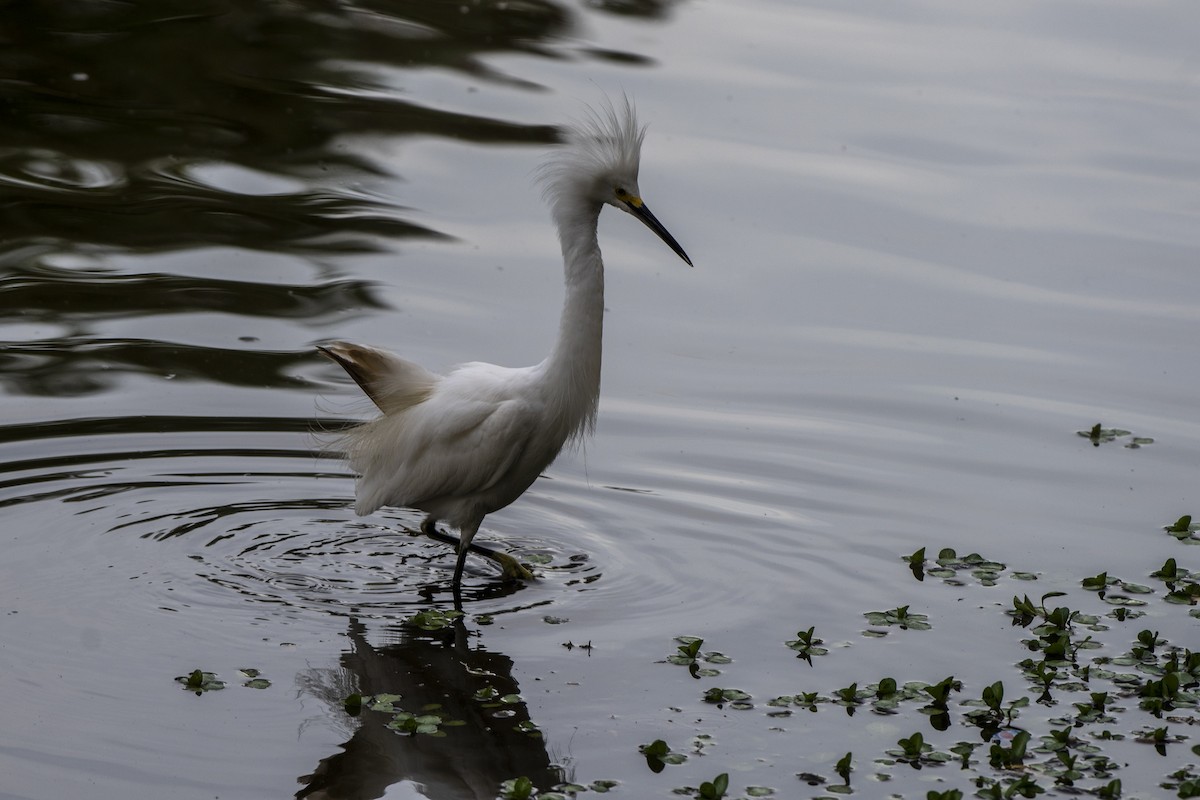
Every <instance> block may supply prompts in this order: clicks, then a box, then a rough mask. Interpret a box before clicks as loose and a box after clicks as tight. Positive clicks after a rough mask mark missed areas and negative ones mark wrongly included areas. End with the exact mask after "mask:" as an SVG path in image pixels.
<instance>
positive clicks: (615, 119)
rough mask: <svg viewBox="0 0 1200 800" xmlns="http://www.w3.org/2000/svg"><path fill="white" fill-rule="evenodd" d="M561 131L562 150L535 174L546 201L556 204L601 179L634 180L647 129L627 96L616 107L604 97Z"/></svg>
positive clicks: (555, 153)
mask: <svg viewBox="0 0 1200 800" xmlns="http://www.w3.org/2000/svg"><path fill="white" fill-rule="evenodd" d="M585 109H586V110H585V113H584V115H583V116H582V117H580V118H579V119H577V120H575V121H574V122H572V123H571V124H569V125H567V126H566V127H565V128H564V131H563V133H564V140H565V146H564V147H561V148H559V149H558V150H557V151H555V152H554V153H552V154H551V155H550V157H549V158H547V159H546V161H545V162H544V163H543V164H542V165H541V167H540V168H539V169H538V172H537V179H538V183H540V184H541V185H542V190H543V193H544V194H545V197H546V200H547V201H548V202H549V203H550V204H551V205H552V206H553V205H554V204H555V201H556V200H557V199H558V198H560V197H563V196H564V195H566V194H567V193H568V192H571V191H572V190H573V189H574V188H575V187H577V186H579V184H581V183H585V182H594V181H596V180H597V179H599V178H602V177H604V176H608V175H613V176H620V177H621V178H622V179H629V180H635V181H636V180H637V175H638V166H639V161H640V159H641V150H642V140H643V139H644V138H645V137H646V128H645V126H643V125H640V124H638V120H637V112H636V111H635V110H634V108H633V103H632V102H630V100H629V97H628V96H626V95H622V96H621V101H620V103H619V104H614V103H613V102H612V101H611V100H610V99H608V98H607V97H606V98H605V99H604V101H603V102H602V103H601V104H600V105H599V107H596V108H593V107H591V106H587V107H585Z"/></svg>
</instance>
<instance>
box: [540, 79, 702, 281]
mask: <svg viewBox="0 0 1200 800" xmlns="http://www.w3.org/2000/svg"><path fill="white" fill-rule="evenodd" d="M645 136H646V128H645V127H644V126H642V125H639V124H638V121H637V113H636V112H635V111H634V109H633V104H632V103H630V102H629V98H628V97H623V98H622V102H621V104H620V106H614V105H613V103H611V102H610V101H608V100H607V98H606V99H605V102H604V103H603V105H601V106H600V108H599V109H589V110H588V115H587V116H586V117H585V118H584V119H583V120H581V121H579V122H577V123H576V124H574V125H572V126H571V127H570V128H568V129H567V135H566V147H564V148H562V150H560V151H558V152H556V153H555V154H554V155H553V156H552V157H551V158H550V159H549V160H548V161H547V162H546V163H545V164H543V165H542V168H541V171H540V174H539V179H540V181H541V182H542V184H543V186H544V188H545V193H546V198H547V200H548V201H549V202H550V205H551V207H552V208H554V209H555V210H556V212H557V211H558V210H559V209H560V208H562V207H567V206H571V205H574V204H578V203H580V202H583V203H585V204H594V207H595V206H599V205H601V204H608V205H610V206H613V207H614V208H619V209H621V210H622V211H624V212H626V213H628V214H632V215H633V216H635V217H637V218H638V219H639V220H641V221H642V222H643V223H644V224H645V225H646V227H648V228H650V230H652V231H654V233H655V234H657V235H658V237H659V238H660V239H662V240H663V241H664V242H666V244H667V246H668V247H670V248H671V249H672V250H674V251H675V252H676V254H678V255H679V257H680V258H682V259H683V260H684V261H686V262H687V264H688V265H689V266H691V263H692V261H691V259H690V258H688V256H687V253H685V252H684V251H683V248H682V247H680V246H679V243H678V242H676V241H675V239H674V237H672V236H671V234H670V233H668V232H667V229H666V228H664V227H663V225H662V223H660V222H659V221H658V220H657V219H656V218H655V216H654V215H653V214H651V213H650V209H649V208H647V207H646V203H645V202H644V201H643V200H642V190H641V189H640V188H639V187H638V167H639V165H640V161H641V154H642V140H643V139H644V138H645Z"/></svg>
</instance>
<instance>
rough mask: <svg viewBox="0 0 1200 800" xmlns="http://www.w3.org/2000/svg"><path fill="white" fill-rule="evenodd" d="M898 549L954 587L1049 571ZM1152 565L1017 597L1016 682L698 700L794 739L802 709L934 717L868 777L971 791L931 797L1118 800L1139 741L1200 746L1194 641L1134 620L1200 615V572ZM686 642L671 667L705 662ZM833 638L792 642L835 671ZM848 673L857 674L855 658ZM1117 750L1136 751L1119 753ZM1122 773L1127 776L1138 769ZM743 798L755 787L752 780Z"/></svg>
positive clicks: (948, 682) (832, 772)
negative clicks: (792, 721)
mask: <svg viewBox="0 0 1200 800" xmlns="http://www.w3.org/2000/svg"><path fill="white" fill-rule="evenodd" d="M1172 527H1175V528H1178V529H1179V530H1178V531H1177V533H1185V534H1186V536H1189V537H1190V536H1193V535H1194V534H1195V529H1194V528H1193V523H1192V522H1191V519H1190V517H1188V518H1183V519H1180V520H1178V521H1177V522H1176V524H1175V525H1172V526H1168V529H1169V528H1172ZM901 558H902V560H903V561H904V562H905V563H906V565H907V567H908V569H909V570H911V571H912V572H913V574H914V575H915V576H917V577H918V578H920V579H923V577H924V576H925V575H930V576H931V577H937V578H940V579H941V581H940V582H941V584H942V585H948V586H952V587H959V586H963V585H966V584H967V583H977V584H978V585H979V586H982V587H989V588H994V587H996V586H998V585H999V582H1000V581H1001V580H1002V579H1004V578H1010V579H1013V580H1030V579H1036V578H1037V576H1036V575H1035V574H1034V573H1032V572H1020V573H1018V572H1016V571H1011V570H1009V568H1008V566H1007V565H1006V564H1003V563H1000V562H996V561H992V560H989V559H987V558H985V557H983V556H980V555H979V554H977V553H971V554H968V555H965V556H959V555H958V554H957V553H956V552H955V551H954V550H952V549H950V548H945V549H943V550H941V551H940V552H939V554H938V558H937V559H933V560H932V561H930V560H929V559H927V558H926V555H925V552H924V549H923V548H922V549H921V550H918V551H916V552H914V553H913V554H911V555H909V556H902V557H901ZM1142 569H1144V570H1145V571H1144V572H1141V574H1138V572H1139V571H1138V570H1137V569H1136V568H1132V569H1131V568H1130V566H1129V565H1124V567H1123V568H1122V571H1121V574H1120V575H1118V574H1116V573H1115V572H1113V571H1111V570H1109V571H1104V572H1100V573H1098V574H1095V575H1083V576H1077V577H1076V578H1074V579H1073V580H1071V581H1068V582H1067V583H1068V584H1069V585H1070V586H1071V587H1072V593H1071V595H1068V593H1067V592H1065V591H1057V590H1052V591H1047V592H1044V593H1042V594H1041V595H1038V596H1034V597H1031V596H1030V595H1029V594H1025V593H1017V594H1014V595H1012V597H1011V602H1010V603H1009V604H1007V605H1001V604H997V606H996V611H998V612H999V613H1000V614H1003V615H1004V616H1005V617H1007V618H1008V621H1009V624H1010V626H1011V627H1012V628H1013V629H1015V630H1014V632H1013V634H1012V637H1011V638H1012V659H1011V661H1009V662H1008V663H1007V664H998V665H995V669H996V670H1000V671H1003V673H1004V677H1005V679H1004V680H1000V679H998V678H999V677H1000V676H999V675H995V674H993V675H992V676H990V677H991V680H990V681H982V682H981V681H980V680H979V679H978V676H972V678H973V679H972V680H969V681H968V680H964V679H962V678H961V677H955V676H947V677H944V678H941V679H940V680H934V681H930V682H926V681H921V680H903V681H901V680H897V679H896V678H895V677H890V676H889V677H883V678H877V679H875V680H874V681H871V682H868V680H860V681H853V682H850V683H847V684H845V685H842V686H840V687H837V686H836V685H834V686H829V685H827V686H826V687H824V688H823V689H822V688H817V687H804V689H803V690H802V691H796V689H797V687H794V686H793V687H787V688H789V689H791V692H790V693H786V694H780V693H777V692H778V689H777V690H776V693H772V692H770V691H769V690H768V691H765V692H762V695H763V696H764V697H769V698H770V699H769V700H766V701H765V702H759V703H757V704H755V703H753V702H752V701H753V698H752V697H751V693H754V694H759V691H758V688H761V687H757V688H756V687H753V686H746V687H745V688H739V689H730V688H726V687H712V688H709V689H708V690H706V691H705V692H703V694H702V695H701V696H700V697H699V698H698V699H697V701H696V702H697V708H702V707H703V705H706V704H707V705H715V706H718V707H720V708H737V709H738V710H740V711H742V712H745V713H748V714H751V718H752V715H753V713H754V710H755V708H756V706H757V710H758V713H760V714H762V715H763V717H764V723H765V725H766V728H767V730H770V731H776V732H783V731H784V730H785V729H784V728H781V727H778V726H779V725H780V724H781V723H783V721H784V720H786V719H788V718H789V717H793V716H795V715H797V714H799V713H801V712H808V713H809V714H828V713H829V712H830V711H831V710H833V709H841V710H842V711H844V712H845V714H846V715H847V716H851V717H853V716H855V715H856V714H857V713H858V712H860V711H862V712H865V716H866V717H867V719H871V718H874V717H876V716H884V717H893V718H896V719H903V718H905V717H903V716H901V715H904V714H905V712H906V711H907V713H908V715H909V716H908V717H907V718H909V719H918V720H919V719H921V717H925V718H927V719H928V722H927V723H922V724H921V725H919V726H916V727H917V728H923V729H916V730H913V729H910V732H909V733H908V734H907V735H905V736H901V737H899V738H898V739H896V740H895V745H894V746H891V747H882V748H880V752H878V753H877V755H875V756H873V757H869V758H868V760H867V761H865V762H864V763H869V764H871V765H872V766H873V770H872V773H873V774H872V775H871V780H872V781H876V782H887V781H888V780H890V779H891V778H892V777H893V776H894V775H896V774H897V773H896V770H909V769H913V770H936V774H938V776H939V780H940V781H957V782H958V783H959V785H958V786H957V787H955V786H945V787H939V789H937V790H932V791H929V793H928V796H929V797H934V798H937V797H944V798H955V797H958V798H961V797H965V796H971V797H980V798H1016V797H1035V796H1038V795H1043V794H1046V795H1051V796H1064V795H1083V796H1092V797H1100V798H1119V797H1122V796H1125V795H1124V794H1123V792H1127V791H1128V790H1127V789H1126V787H1124V786H1123V785H1122V777H1123V776H1122V774H1121V773H1122V771H1123V770H1127V769H1128V766H1129V761H1130V758H1129V751H1128V749H1127V748H1128V747H1129V746H1130V745H1131V744H1132V745H1143V746H1145V747H1148V748H1153V750H1154V752H1155V757H1156V758H1168V757H1169V758H1172V759H1180V758H1185V759H1186V758H1187V757H1189V754H1190V755H1191V756H1200V745H1196V746H1192V747H1190V749H1189V745H1193V744H1194V742H1193V741H1192V740H1193V739H1194V738H1196V736H1195V733H1194V731H1195V730H1196V729H1197V726H1198V725H1200V711H1198V709H1200V651H1197V652H1193V651H1192V650H1191V649H1190V646H1194V642H1190V641H1183V642H1180V641H1171V640H1170V638H1169V637H1168V636H1165V635H1163V633H1162V631H1163V630H1164V629H1165V628H1160V627H1158V626H1155V627H1147V626H1146V625H1144V624H1143V625H1141V626H1138V625H1137V624H1136V623H1137V621H1138V620H1139V619H1141V618H1143V617H1145V616H1146V614H1147V611H1150V612H1152V613H1153V615H1154V616H1153V617H1147V618H1148V619H1149V618H1153V619H1160V618H1161V617H1162V616H1163V615H1164V614H1166V615H1170V614H1179V613H1186V614H1190V615H1195V612H1196V610H1197V605H1198V604H1200V574H1198V573H1197V572H1196V571H1195V570H1192V569H1189V568H1188V567H1186V566H1184V565H1182V564H1180V563H1179V560H1178V559H1176V558H1170V559H1167V560H1166V561H1165V562H1163V563H1162V564H1161V566H1157V567H1155V566H1150V565H1146V566H1144V567H1143V568H1142ZM936 585H937V584H934V586H936ZM984 608H985V609H986V607H984ZM992 613H995V612H992ZM864 616H865V617H866V619H867V621H868V622H869V623H870V625H871V626H872V627H876V628H879V629H881V630H879V631H877V633H878V634H880V635H882V634H886V633H887V632H888V631H889V630H894V629H897V628H898V629H901V630H905V629H907V630H929V629H930V627H931V625H930V623H929V620H928V617H927V616H925V615H923V614H916V613H913V612H912V611H911V610H910V606H908V605H903V606H897V607H896V608H893V609H890V610H886V611H872V612H866V613H865V614H864ZM1003 618H1004V617H1000V619H1003ZM1171 638H1175V637H1171ZM676 642H677V643H678V645H679V646H678V650H679V652H678V654H676V655H675V656H673V657H670V658H668V659H667V660H668V661H670V662H671V663H675V664H695V663H696V662H697V661H702V660H703V655H702V652H701V645H702V640H701V639H700V638H699V637H679V638H678V639H676ZM821 644H822V640H821V639H819V638H817V637H816V635H815V629H814V628H813V627H809V628H807V629H806V630H800V631H798V632H797V638H796V639H794V640H790V641H787V642H786V645H787V646H788V647H789V648H791V649H793V650H795V651H796V652H797V654H798V657H800V658H803V659H804V660H805V661H806V662H807V663H808V664H810V665H812V663H813V661H812V658H813V657H816V656H821V657H823V662H822V663H823V664H827V663H835V662H836V660H837V658H838V656H837V655H836V654H834V655H831V654H830V653H829V651H828V650H827V649H826V648H824V647H821V646H820V645H821ZM863 646H873V645H863ZM1101 647H1103V650H1101ZM845 666H847V667H848V668H849V669H853V663H852V662H850V663H848V664H846V665H845ZM735 673H736V667H735V668H733V669H731V674H735ZM804 674H815V673H808V672H807V671H806V672H805V673H804ZM847 677H850V676H849V675H848V676H847ZM863 677H864V678H866V677H867V676H863ZM743 686H744V684H743ZM769 688H771V687H768V689H769ZM781 688H782V687H781ZM810 689H815V690H812V691H810ZM913 712H916V715H917V716H916V717H913V716H912V714H913ZM814 722H818V723H819V718H817V719H816V720H814V719H812V718H808V717H806V718H805V721H804V722H803V723H802V724H803V726H804V727H805V728H806V729H809V730H811V729H813V728H814ZM893 724H894V723H893ZM926 726H927V727H926ZM964 734H966V735H964ZM698 742H699V739H696V740H693V746H694V748H695V749H694V751H693V753H694V754H703V753H706V752H707V753H709V754H710V755H711V754H714V753H719V751H720V748H719V746H717V745H716V743H715V742H713V741H712V740H711V739H706V740H704V741H703V743H702V744H699V743H698ZM1122 743H1123V744H1122ZM655 746H657V747H655ZM1117 747H1124V748H1126V749H1123V750H1119V751H1116V752H1114V750H1113V749H1114V748H1117ZM641 751H642V755H643V756H646V758H647V762H648V764H649V763H651V757H652V756H654V757H656V758H658V759H659V761H658V762H656V764H657V766H658V770H656V771H661V770H662V769H663V768H664V765H665V763H672V762H663V761H662V756H664V755H667V754H671V751H670V749H669V748H667V747H666V744H665V742H663V741H662V740H657V741H656V742H654V743H652V745H643V746H642V748H641ZM672 755H678V754H672ZM852 758H853V757H852V754H851V753H846V754H845V755H844V756H843V757H842V758H840V759H838V760H836V761H833V760H832V759H831V761H830V762H829V763H828V765H827V767H826V769H827V770H828V772H827V774H825V775H822V774H818V773H817V772H802V773H797V777H798V778H799V780H801V781H803V782H804V783H807V784H808V785H810V786H814V787H820V788H819V790H818V791H819V793H820V794H821V796H834V795H839V794H848V793H852V792H854V791H855V790H852V789H851V788H850V775H851V773H852V771H853V766H852V764H853V761H852ZM1141 766H1143V767H1144V766H1145V764H1142V765H1141ZM1164 766H1166V765H1164ZM1168 769H1169V770H1172V771H1170V772H1169V773H1168V774H1165V775H1163V777H1162V779H1161V782H1160V783H1159V785H1158V787H1159V788H1161V789H1162V790H1166V791H1169V792H1171V793H1172V794H1171V796H1176V797H1200V768H1198V767H1197V766H1195V765H1194V764H1192V763H1185V764H1179V763H1175V764H1173V765H1169V766H1167V769H1164V772H1167V770H1168ZM723 774H724V773H723ZM1124 777H1125V778H1126V782H1128V776H1124ZM1139 777H1141V776H1139ZM709 783H710V784H711V787H712V790H713V791H716V790H717V789H721V790H722V792H724V791H728V783H727V782H726V783H725V784H724V785H718V784H717V782H716V779H714V780H713V781H711V782H709ZM703 786H704V784H702V785H701V787H681V788H678V789H675V790H673V791H674V792H675V793H676V794H683V795H690V796H692V797H697V798H701V797H705V796H707V795H704V794H702V791H703ZM1144 790H1145V789H1144V788H1143V789H1142V791H1144ZM857 791H858V792H861V791H862V788H861V787H859V788H858V789H857ZM718 796H724V795H723V794H721V795H718ZM743 796H745V797H750V796H757V795H754V794H752V793H751V792H750V790H749V789H746V790H745V792H744V795H743ZM892 796H896V797H900V796H902V795H898V794H895V795H892ZM1130 796H1132V795H1130ZM1139 796H1145V795H1139Z"/></svg>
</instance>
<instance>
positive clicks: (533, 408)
mask: <svg viewBox="0 0 1200 800" xmlns="http://www.w3.org/2000/svg"><path fill="white" fill-rule="evenodd" d="M645 132H646V131H645V128H644V127H642V126H640V125H639V124H638V121H637V117H636V115H635V113H634V109H633V106H632V104H631V103H630V102H629V100H628V98H626V99H625V100H624V102H623V104H622V105H621V107H619V108H617V107H614V106H613V105H612V104H611V103H606V104H605V106H604V107H603V108H601V109H600V110H599V111H590V112H589V114H588V115H587V117H586V118H585V119H584V120H583V121H582V122H580V123H578V124H576V125H573V126H571V127H570V128H569V129H568V131H567V137H566V146H565V147H563V148H560V149H559V150H558V151H556V152H555V153H554V154H553V155H552V156H551V157H550V158H549V159H548V160H547V161H546V163H545V164H543V165H542V167H541V169H540V173H539V176H538V177H539V181H540V182H541V183H542V185H543V187H544V190H545V197H546V199H547V201H548V202H549V204H550V207H551V210H552V212H553V217H554V222H555V225H556V226H557V228H558V238H559V241H560V242H561V244H562V253H563V269H564V272H565V283H566V299H565V302H564V304H563V310H562V317H561V320H560V322H559V328H558V339H557V341H556V342H555V344H554V348H553V349H552V350H551V351H550V355H549V356H548V357H547V358H546V359H545V360H544V361H542V362H541V363H540V364H537V365H536V366H532V367H523V368H517V369H513V368H508V367H498V366H495V365H493V364H485V363H481V362H472V363H468V364H462V365H460V366H458V367H455V368H454V369H453V370H451V371H450V372H449V373H447V374H446V375H438V374H435V373H433V372H430V371H429V370H427V369H425V368H424V367H421V366H419V365H417V364H414V363H412V362H411V361H406V360H404V359H402V358H399V357H398V356H395V355H393V354H391V353H388V352H386V351H384V350H379V349H376V348H374V347H368V346H365V345H359V344H350V343H347V342H334V343H332V344H329V345H327V346H324V347H319V348H317V349H318V350H320V351H321V352H322V353H324V354H325V355H327V356H328V357H329V358H331V359H333V360H334V361H336V362H337V363H338V364H340V365H341V366H342V367H343V368H344V369H345V370H346V372H348V373H349V374H350V377H351V378H353V379H354V381H355V382H356V383H357V384H358V385H359V386H360V387H361V388H362V390H363V391H364V392H365V393H366V394H367V396H368V397H370V398H371V400H372V401H374V403H375V405H377V406H378V407H379V410H380V411H382V412H383V414H382V416H380V417H377V418H376V419H374V420H371V421H369V422H365V423H363V424H361V425H359V426H356V427H354V428H352V429H350V431H349V432H348V433H347V434H346V436H345V439H344V440H343V442H342V445H343V448H344V450H345V452H346V455H347V456H348V459H349V462H350V465H351V467H352V468H353V469H354V471H355V472H356V473H357V474H358V476H359V477H358V483H357V487H356V495H357V502H356V503H355V506H354V510H355V512H356V513H357V514H359V515H360V516H365V515H367V514H370V513H372V512H374V511H375V510H376V509H378V508H380V507H381V506H395V507H404V508H414V509H419V510H421V511H424V512H425V513H426V514H428V516H427V518H426V519H425V521H424V522H423V523H422V525H421V530H422V532H424V533H425V534H427V535H430V536H433V537H434V538H437V539H439V540H442V541H448V542H451V543H455V544H457V547H458V562H457V564H456V565H455V569H454V579H453V583H452V585H453V586H454V587H455V589H456V590H457V588H458V587H459V585H460V582H461V580H462V572H463V565H464V564H465V562H466V556H467V552H468V551H469V550H474V551H476V552H480V553H482V554H483V555H486V556H488V557H491V558H493V559H496V560H497V561H499V562H500V563H501V564H502V565H503V566H504V567H505V572H506V574H508V575H516V576H520V577H531V576H530V575H529V573H528V572H527V571H526V570H525V569H524V568H523V567H521V565H520V564H519V563H518V562H517V561H516V560H515V559H513V558H512V557H511V556H506V555H504V554H500V553H494V552H492V551H490V550H487V549H484V548H480V547H478V546H477V545H472V544H471V540H472V538H474V536H475V534H476V532H477V531H478V530H479V526H480V524H481V523H482V522H483V518H484V517H485V516H486V515H487V514H490V513H491V512H493V511H496V510H498V509H501V508H504V507H505V506H507V505H508V504H509V503H511V502H513V501H514V500H516V499H517V498H518V497H520V496H521V495H522V494H523V493H524V492H525V490H526V489H528V488H529V487H530V485H531V484H532V483H533V482H534V481H535V480H536V479H537V477H538V476H539V475H540V474H541V473H542V471H543V470H545V469H546V468H547V467H548V466H550V464H551V462H553V461H554V459H555V457H556V456H557V455H558V453H559V451H560V450H562V448H563V446H564V445H565V444H567V443H568V442H572V441H575V440H577V439H579V438H581V437H582V436H584V435H585V434H587V433H590V432H591V430H592V428H593V427H594V423H595V418H596V404H597V401H598V399H599V394H600V349H601V345H600V343H601V332H602V329H603V322H604V263H603V261H602V260H601V258H600V246H599V244H598V243H597V241H596V227H597V223H598V221H599V217H600V210H601V209H602V208H603V207H604V205H606V204H607V205H610V206H613V207H615V208H618V209H620V210H621V211H624V212H626V213H628V214H632V215H633V216H634V217H636V218H637V219H639V220H641V221H642V223H644V224H645V225H646V226H647V227H648V228H650V230H652V231H654V233H656V234H657V235H658V237H659V238H660V239H662V240H663V241H664V242H665V243H666V244H667V245H668V246H669V247H670V248H671V249H672V250H674V251H675V252H676V253H677V254H678V255H679V257H680V258H682V259H683V260H684V261H685V262H687V264H688V265H689V266H691V263H692V262H691V259H689V258H688V256H687V254H686V253H685V252H684V251H683V248H682V247H680V246H679V243H678V242H676V241H675V239H674V238H673V237H672V236H671V234H670V233H668V232H667V229H666V228H664V227H663V225H662V223H660V222H659V221H658V220H657V219H656V218H655V217H654V215H653V214H651V213H650V209H649V208H647V206H646V203H645V202H644V201H643V200H642V192H641V189H640V188H639V187H638V165H639V161H640V155H641V146H642V140H643V138H644V137H645ZM438 521H443V522H446V523H447V524H449V525H451V526H453V527H454V528H457V529H458V531H459V534H460V538H459V539H457V540H455V539H454V538H453V537H449V536H446V535H443V534H439V533H438V531H437V528H436V524H437V522H438Z"/></svg>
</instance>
